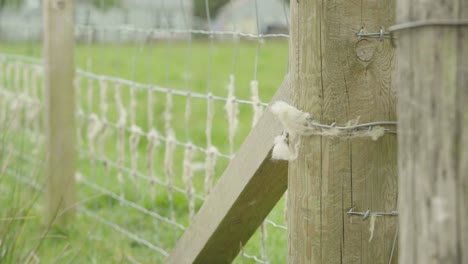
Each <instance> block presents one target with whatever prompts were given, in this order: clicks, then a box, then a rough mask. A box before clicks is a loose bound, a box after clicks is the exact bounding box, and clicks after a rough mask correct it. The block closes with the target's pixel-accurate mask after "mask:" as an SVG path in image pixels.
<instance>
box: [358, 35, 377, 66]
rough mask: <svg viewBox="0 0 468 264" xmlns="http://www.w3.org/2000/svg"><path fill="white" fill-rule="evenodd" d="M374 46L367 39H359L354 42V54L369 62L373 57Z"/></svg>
mask: <svg viewBox="0 0 468 264" xmlns="http://www.w3.org/2000/svg"><path fill="white" fill-rule="evenodd" d="M374 53H375V46H374V44H373V43H372V42H371V41H369V40H367V39H361V40H359V41H358V42H357V43H356V56H357V57H358V58H359V59H360V60H361V61H363V62H369V61H370V60H371V59H372V57H374Z"/></svg>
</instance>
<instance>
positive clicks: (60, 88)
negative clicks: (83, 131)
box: [42, 0, 76, 223]
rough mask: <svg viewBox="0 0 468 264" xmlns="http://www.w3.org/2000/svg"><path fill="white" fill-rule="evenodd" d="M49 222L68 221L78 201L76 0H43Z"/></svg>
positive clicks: (47, 209) (47, 211)
mask: <svg viewBox="0 0 468 264" xmlns="http://www.w3.org/2000/svg"><path fill="white" fill-rule="evenodd" d="M42 5H43V20H44V36H43V37H44V87H45V120H46V125H45V127H46V130H47V132H46V141H47V143H46V156H47V157H46V160H47V161H46V202H47V205H46V206H47V208H46V219H45V221H47V222H46V223H52V222H53V221H58V222H61V223H66V222H67V221H68V220H69V218H70V217H71V216H72V215H73V212H74V209H73V205H74V203H75V184H74V173H75V131H76V129H75V115H74V109H75V98H74V91H73V77H74V74H75V69H74V52H73V50H74V33H73V23H74V21H73V1H72V0H44V1H42Z"/></svg>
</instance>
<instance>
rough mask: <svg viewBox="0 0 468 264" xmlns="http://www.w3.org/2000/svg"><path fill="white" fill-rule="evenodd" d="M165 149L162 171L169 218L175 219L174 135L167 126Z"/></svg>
mask: <svg viewBox="0 0 468 264" xmlns="http://www.w3.org/2000/svg"><path fill="white" fill-rule="evenodd" d="M166 133H167V134H166V149H165V151H164V173H165V175H166V181H167V196H168V200H169V207H170V211H171V219H172V220H174V219H175V212H174V169H173V166H174V148H175V136H174V132H173V131H172V130H171V129H170V128H169V130H168V131H166Z"/></svg>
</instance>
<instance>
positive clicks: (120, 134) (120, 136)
mask: <svg viewBox="0 0 468 264" xmlns="http://www.w3.org/2000/svg"><path fill="white" fill-rule="evenodd" d="M114 96H115V101H116V105H117V107H118V109H119V120H118V121H117V165H118V170H117V180H118V181H119V185H120V196H121V197H122V198H124V197H125V195H124V194H125V192H124V177H123V165H124V162H125V125H126V123H127V112H126V111H125V107H124V105H123V102H122V98H121V95H120V84H117V83H116V84H115V95H114Z"/></svg>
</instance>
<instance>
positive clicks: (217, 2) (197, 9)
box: [193, 0, 230, 18]
mask: <svg viewBox="0 0 468 264" xmlns="http://www.w3.org/2000/svg"><path fill="white" fill-rule="evenodd" d="M229 1H230V0H209V1H207V2H208V7H209V12H210V17H211V18H214V17H216V14H217V12H218V11H219V9H221V7H223V6H224V5H225V4H227V3H229ZM205 3H206V2H205V0H194V1H193V15H194V16H196V17H199V18H207V17H208V16H207V12H206V4H205Z"/></svg>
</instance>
